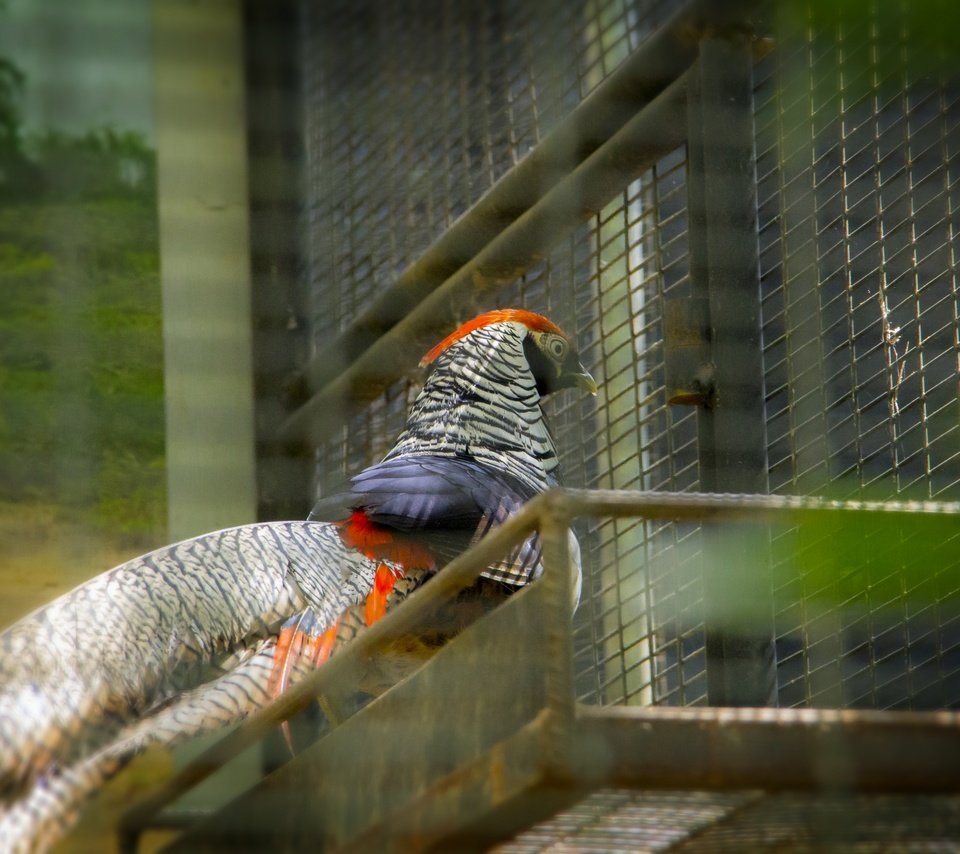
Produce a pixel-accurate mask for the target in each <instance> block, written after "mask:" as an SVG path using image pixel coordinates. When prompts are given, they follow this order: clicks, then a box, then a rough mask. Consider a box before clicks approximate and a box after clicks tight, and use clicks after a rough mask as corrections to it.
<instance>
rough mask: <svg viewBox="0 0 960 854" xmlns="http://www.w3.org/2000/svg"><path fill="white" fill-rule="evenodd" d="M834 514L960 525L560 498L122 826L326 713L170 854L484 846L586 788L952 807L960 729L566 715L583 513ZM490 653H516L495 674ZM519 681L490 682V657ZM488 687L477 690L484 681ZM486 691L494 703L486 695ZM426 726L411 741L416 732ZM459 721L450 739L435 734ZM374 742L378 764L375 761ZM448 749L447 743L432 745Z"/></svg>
mask: <svg viewBox="0 0 960 854" xmlns="http://www.w3.org/2000/svg"><path fill="white" fill-rule="evenodd" d="M835 514H870V515H871V516H885V517H897V516H899V517H901V518H909V519H911V520H917V519H923V518H930V517H944V516H950V517H960V503H937V502H888V503H881V502H844V501H827V500H821V499H808V498H795V497H781V496H762V495H715V494H675V493H643V492H640V493H635V492H602V491H577V490H554V491H551V492H549V493H547V494H545V495H543V496H540V497H538V498H536V499H534V500H533V501H531V502H530V503H529V504H528V505H526V507H524V509H523V510H522V511H521V512H520V513H518V514H517V515H516V516H515V517H513V518H511V519H509V520H508V521H507V522H506V523H505V524H504V525H503V526H501V527H500V528H498V529H497V530H496V531H494V532H493V533H492V534H491V535H490V536H489V537H487V538H485V539H484V540H483V541H482V542H480V543H479V544H477V545H476V546H475V547H474V548H472V549H470V550H469V551H468V552H466V553H464V554H463V555H461V556H460V557H458V558H457V559H456V560H454V561H453V562H451V563H450V565H449V566H448V567H447V568H446V569H445V570H444V572H442V573H440V574H439V575H438V576H437V577H436V578H435V579H434V580H433V581H431V582H430V583H429V584H428V585H426V586H425V587H424V588H422V589H421V590H419V591H417V592H416V593H415V594H413V595H412V596H411V597H410V598H409V599H408V600H407V601H405V602H404V603H403V604H401V605H400V606H399V607H398V608H397V609H396V610H395V611H393V612H391V613H390V614H388V615H387V616H386V617H385V618H384V619H383V620H382V621H381V622H379V623H377V624H376V625H374V626H372V627H371V628H370V629H369V630H368V631H367V632H366V633H364V634H362V635H360V636H359V637H358V638H357V639H356V640H355V641H354V642H353V643H352V644H351V645H350V646H349V647H347V648H346V649H344V650H343V651H342V652H341V653H339V654H338V655H336V656H335V657H334V658H332V659H331V660H330V661H329V662H328V663H327V664H325V665H324V666H323V667H322V668H320V669H318V670H317V671H315V672H314V673H312V674H310V675H309V676H308V677H306V678H305V679H304V681H302V682H301V683H299V684H297V685H296V686H294V687H293V688H292V689H291V690H290V691H289V692H288V693H287V694H285V695H283V696H282V697H280V698H279V699H278V700H276V701H275V702H274V703H272V704H271V705H270V706H268V707H266V708H264V709H263V710H261V711H260V712H259V713H257V714H256V715H254V716H253V717H252V718H250V719H249V720H248V721H247V722H245V723H244V724H243V725H241V726H240V727H239V728H238V729H237V730H235V731H233V732H231V733H230V734H229V735H227V736H226V737H225V738H224V739H223V740H222V741H221V742H219V743H218V744H217V745H215V746H214V747H213V748H211V749H210V750H208V751H207V752H206V753H205V754H204V755H202V756H200V757H199V758H198V759H196V760H195V761H194V762H193V763H192V764H191V765H190V766H188V767H187V768H185V769H183V771H182V772H181V773H180V774H179V775H177V776H176V777H175V778H173V779H172V780H171V781H170V782H168V783H167V784H166V785H165V786H164V787H163V788H162V789H160V790H159V791H158V792H157V793H156V794H154V795H153V796H151V797H149V798H148V799H146V800H145V801H143V802H141V803H140V804H138V805H135V806H134V807H133V808H132V809H131V810H129V811H128V812H127V814H126V815H125V817H124V819H123V821H122V824H121V833H122V836H123V840H124V849H125V850H128V851H129V850H135V848H136V840H137V837H138V835H139V833H140V832H141V830H142V829H144V828H145V827H147V826H150V825H151V824H152V823H153V822H154V820H155V816H156V815H157V813H158V812H159V810H160V809H162V808H163V807H164V806H165V805H166V804H168V803H170V802H171V801H172V800H174V799H175V798H177V797H178V796H179V795H181V794H182V793H183V792H184V791H186V790H187V789H189V788H191V787H193V786H195V785H196V784H198V783H199V782H201V781H202V780H203V779H205V778H206V777H207V776H209V775H210V774H211V773H213V772H214V771H216V770H217V769H219V768H221V767H222V766H223V765H224V764H225V763H226V762H228V761H229V760H230V759H231V758H232V757H234V756H236V755H237V754H238V753H240V752H241V751H243V750H244V749H246V748H247V747H249V746H250V745H252V744H254V743H255V742H256V741H258V740H259V739H261V738H262V737H264V736H265V735H266V734H267V733H269V732H270V731H271V730H272V729H274V728H275V727H276V726H277V725H278V724H279V723H281V722H282V721H284V720H286V719H288V718H289V717H290V716H292V715H294V714H296V713H297V712H298V711H300V710H302V709H304V708H305V707H306V706H307V705H308V704H309V703H311V702H312V701H313V700H314V699H315V698H320V699H321V701H322V705H323V707H324V708H325V709H327V710H328V712H329V714H330V717H331V720H332V721H335V722H336V723H335V725H334V726H333V727H332V729H331V730H330V731H329V732H328V733H327V734H326V735H325V736H324V737H323V738H321V739H320V740H319V741H318V742H317V743H315V744H314V745H313V746H311V747H310V748H308V749H307V750H306V751H304V752H303V753H302V754H300V755H298V756H297V757H296V758H295V759H294V760H292V761H291V762H290V763H288V764H287V765H285V766H284V767H282V768H281V769H279V770H278V771H277V772H275V773H274V774H272V775H271V776H270V777H268V778H266V779H265V780H264V781H263V782H262V783H261V784H259V785H258V786H257V787H255V788H254V789H253V790H252V791H251V792H249V793H247V794H246V795H244V796H242V797H241V798H240V799H238V800H237V801H236V802H234V803H233V804H230V805H228V806H227V807H226V808H225V809H224V810H223V811H221V812H220V813H218V814H216V815H215V816H213V817H211V818H209V819H207V820H204V821H201V822H200V823H199V824H197V825H196V826H194V827H193V828H191V829H190V830H189V831H188V832H187V834H186V835H185V836H184V837H183V839H182V840H181V841H180V842H178V843H176V844H175V845H174V848H173V850H178V849H179V850H194V849H195V848H196V847H201V846H215V845H231V844H235V843H240V842H242V843H243V844H245V845H247V846H249V845H251V844H254V843H262V844H264V845H266V844H268V843H273V844H279V843H283V844H286V845H297V846H302V845H307V844H317V843H323V844H324V845H328V846H329V847H331V848H336V849H344V850H358V851H359V850H379V849H382V850H403V851H408V850H423V849H426V848H429V847H432V846H437V845H440V844H443V845H451V844H454V843H456V844H457V845H463V846H466V847H468V848H482V847H485V846H488V845H489V844H491V843H492V842H494V841H496V840H502V839H505V838H508V837H509V836H511V835H513V834H514V833H516V832H517V831H518V830H520V829H521V828H523V827H526V826H529V825H530V824H531V823H533V822H534V821H536V820H537V819H539V818H543V817H546V816H547V815H550V814H552V813H554V812H555V811H556V810H558V809H560V808H563V807H564V806H566V805H569V804H570V803H573V802H575V801H577V800H579V799H581V798H582V797H584V795H585V794H586V793H587V792H589V791H591V790H594V789H597V788H600V787H602V786H609V785H616V786H625V787H642V788H668V789H686V790H690V789H695V788H698V787H699V788H703V787H709V788H720V789H741V788H758V789H764V790H769V791H777V790H784V789H801V790H803V789H807V790H809V789H813V790H826V791H832V790H839V789H842V790H844V791H860V790H862V791H884V792H956V791H960V778H958V777H957V775H956V773H955V768H956V764H957V761H958V760H960V713H954V712H929V713H926V712H911V713H904V712H863V711H860V712H855V711H849V710H844V711H832V710H828V711H820V710H775V709H739V710H736V709H726V710H725V709H715V708H711V709H691V708H631V707H616V708H613V707H584V706H580V705H578V704H577V703H576V702H575V700H574V693H573V685H572V641H571V635H570V631H569V620H570V609H569V601H570V589H569V585H570V577H569V572H568V571H566V567H567V566H568V565H569V564H568V560H567V558H568V555H567V530H568V529H569V526H570V524H571V522H572V521H573V520H574V519H575V518H577V517H580V516H614V517H641V518H645V519H658V520H674V521H702V522H711V523H717V522H722V523H724V525H729V524H731V523H734V522H742V521H747V520H749V521H754V522H770V521H778V522H781V523H787V524H802V523H803V522H805V521H809V520H811V519H816V518H818V517H819V518H822V517H824V516H825V515H826V516H830V515H835ZM534 531H539V533H540V537H541V539H542V542H543V545H544V563H545V574H544V579H543V580H542V581H541V582H539V583H537V584H534V585H531V586H529V587H528V588H526V589H525V590H524V591H522V592H521V593H518V594H517V595H515V596H513V597H511V599H510V600H509V601H508V602H507V603H506V604H504V605H503V606H501V607H500V608H498V609H496V610H495V611H493V612H492V613H490V614H488V615H486V616H485V617H483V618H481V619H480V620H478V621H477V622H476V623H475V624H474V625H472V626H471V627H469V628H468V629H467V630H465V631H464V632H463V633H462V634H460V635H459V636H458V637H456V638H455V639H454V640H453V641H451V642H450V643H449V644H448V645H447V646H445V647H444V648H443V649H442V650H440V651H439V652H438V653H437V654H436V656H435V657H434V658H432V659H431V660H430V661H429V662H427V663H426V664H425V665H424V666H423V667H422V668H421V669H420V670H418V671H417V672H416V673H414V674H413V675H412V676H410V677H409V678H407V679H405V680H402V681H401V682H399V683H398V684H395V685H394V686H393V687H392V688H391V689H390V690H388V691H387V692H386V693H384V694H383V695H382V696H380V697H379V698H378V699H377V700H375V701H374V702H372V703H371V704H370V705H368V706H366V707H365V708H363V709H362V710H360V711H359V712H356V713H355V714H352V715H350V714H349V713H348V712H346V711H345V709H346V699H347V698H348V697H349V695H350V693H351V692H352V690H353V688H354V686H355V685H356V678H357V674H358V673H359V672H362V671H363V670H364V669H366V668H369V667H370V666H371V663H372V662H376V661H378V660H379V659H380V658H381V657H383V656H390V655H393V654H396V649H397V647H398V642H400V641H403V639H405V638H409V637H411V636H413V637H416V636H417V635H418V633H421V632H427V631H429V630H430V627H431V625H432V623H433V614H434V612H435V609H436V607H438V606H439V605H441V604H442V603H444V602H448V601H450V600H451V599H453V597H455V596H456V594H457V593H459V592H460V591H462V590H464V589H466V588H467V587H469V586H470V585H471V584H472V583H473V582H474V581H475V579H476V578H477V577H478V576H479V574H480V573H481V572H482V571H483V569H484V568H485V567H487V566H488V565H489V564H490V563H491V561H493V560H495V559H496V558H497V557H499V556H500V555H502V554H504V553H507V552H508V551H509V550H510V549H511V547H513V546H515V545H516V544H518V543H520V542H522V541H523V540H524V539H525V538H526V537H528V536H530V534H531V533H533V532H534ZM498 655H501V656H504V657H503V658H498ZM498 660H500V661H507V662H509V666H508V667H504V668H502V670H501V669H499V668H497V669H494V670H493V671H491V668H490V662H491V661H494V662H496V661H498ZM481 682H482V684H484V686H485V690H484V691H478V692H473V691H471V690H470V689H469V686H472V685H475V684H478V683H481ZM487 689H489V690H487ZM418 721H421V722H422V721H428V722H430V725H431V728H430V730H429V732H428V733H427V735H426V736H425V735H424V733H425V732H427V731H426V730H424V731H420V730H417V729H416V728H415V727H414V726H412V724H413V723H415V722H418ZM445 721H446V722H448V724H449V726H448V727H447V729H443V727H442V724H443V722H445ZM374 735H376V738H377V750H370V749H369V747H370V740H371V738H373V737H374ZM438 738H440V739H441V741H440V742H439V743H438V742H437V739H438Z"/></svg>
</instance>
